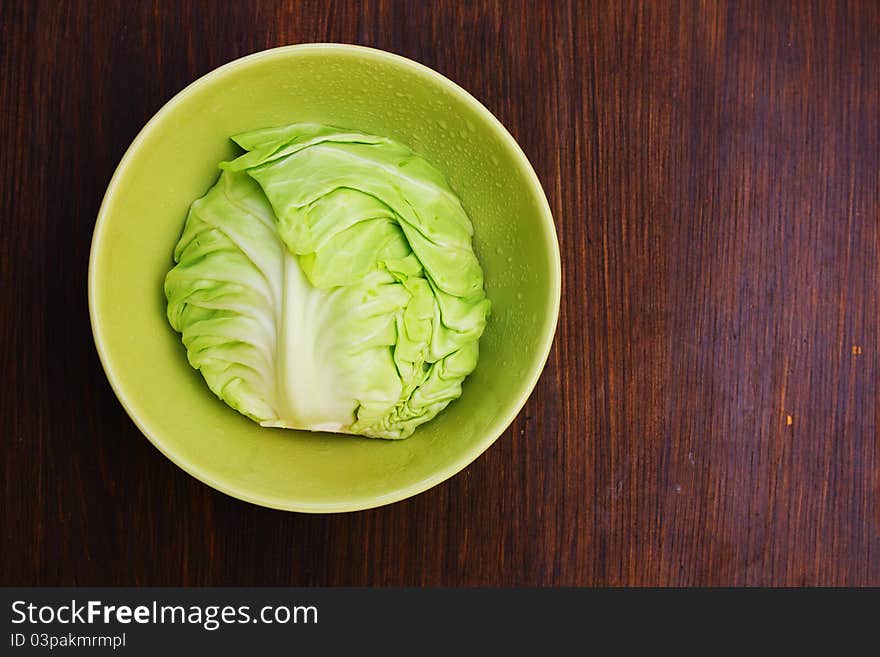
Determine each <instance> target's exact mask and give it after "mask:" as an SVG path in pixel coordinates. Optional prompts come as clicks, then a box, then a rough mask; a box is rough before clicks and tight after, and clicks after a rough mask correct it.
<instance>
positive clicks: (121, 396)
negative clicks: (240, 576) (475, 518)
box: [88, 42, 562, 513]
mask: <svg viewBox="0 0 880 657" xmlns="http://www.w3.org/2000/svg"><path fill="white" fill-rule="evenodd" d="M320 51H348V52H352V53H356V54H358V55H359V56H361V57H364V58H366V59H372V60H378V61H384V62H390V63H392V64H393V65H396V66H401V67H405V68H409V69H410V70H412V71H413V72H415V73H417V74H420V75H422V76H424V77H427V78H429V79H430V80H432V81H433V82H435V83H436V84H438V85H440V86H441V87H443V88H445V89H446V90H447V91H449V92H450V93H452V94H453V95H455V96H456V97H457V98H458V99H459V100H460V101H462V102H464V103H465V104H467V105H469V106H471V107H472V108H473V109H474V110H475V111H476V112H477V113H478V114H480V115H481V116H482V117H483V118H484V119H485V120H486V121H487V122H488V123H489V125H490V126H492V128H493V130H494V132H495V133H496V135H497V136H498V137H500V138H501V139H502V141H503V142H504V144H505V145H506V146H507V147H508V148H510V150H511V152H512V153H513V155H514V156H515V157H516V159H517V160H518V164H519V165H520V166H521V167H522V170H523V172H524V173H525V174H526V177H527V178H528V180H529V182H530V187H531V192H532V193H533V194H534V195H535V198H536V200H537V201H538V204H539V206H540V214H541V229H542V232H543V234H544V238H545V239H546V241H547V244H548V245H549V249H550V254H549V256H550V258H549V260H550V271H549V277H550V288H551V294H550V298H549V299H548V308H547V310H549V312H550V313H551V315H552V320H551V322H552V323H551V325H550V327H549V330H547V331H546V332H545V333H544V334H543V336H542V342H541V343H540V345H539V350H540V361H539V362H540V366H537V367H534V368H532V371H531V372H530V373H529V377H528V385H527V386H526V387H525V388H524V393H523V394H522V395H521V397H520V399H519V400H517V403H516V404H515V405H514V407H513V408H512V410H511V411H510V412H509V413H506V414H505V415H503V416H499V418H498V419H496V420H495V421H494V422H493V423H492V425H491V428H490V429H489V430H487V431H486V433H485V437H484V438H483V439H482V440H480V441H479V442H476V443H474V445H472V446H471V448H470V449H468V450H465V451H464V452H462V454H461V455H460V456H459V457H458V458H457V459H455V460H454V461H453V462H451V463H450V464H449V465H448V466H447V467H445V468H443V469H441V470H439V471H437V472H435V473H434V474H432V475H431V476H430V477H426V478H425V479H422V480H420V481H417V482H415V483H412V484H410V485H409V486H405V487H403V488H400V489H398V490H395V491H393V492H390V493H387V494H385V495H378V496H370V497H363V498H353V499H351V500H349V501H343V502H338V501H336V502H330V503H314V502H308V503H303V502H299V501H296V500H288V499H281V498H280V497H279V498H273V497H268V496H265V495H253V494H251V493H250V492H249V491H248V490H246V489H242V488H240V487H235V486H231V485H229V484H227V483H226V482H225V481H222V480H220V479H217V478H215V477H212V476H211V475H210V474H208V473H207V472H205V471H204V470H203V469H202V468H201V467H200V466H199V465H198V463H195V462H191V461H190V460H188V459H185V458H182V457H181V456H180V455H179V454H176V453H175V452H174V451H173V450H172V449H169V448H168V447H167V446H166V445H165V444H164V440H163V438H162V437H161V436H157V435H154V433H155V432H154V431H152V430H151V429H149V427H148V421H147V420H146V419H145V418H142V417H140V416H139V414H138V413H137V412H136V411H135V409H134V407H133V405H132V404H130V403H129V401H128V399H127V396H126V392H125V390H124V386H123V382H122V379H123V378H124V377H123V376H121V375H120V374H119V373H118V372H117V371H116V370H115V369H114V365H113V363H112V362H111V357H110V355H109V354H108V353H107V348H106V346H105V344H104V337H103V333H102V329H101V326H100V321H99V317H98V315H99V314H100V313H99V311H98V309H97V306H96V297H97V295H98V294H99V292H98V275H97V269H98V268H97V259H98V253H99V252H100V250H101V244H102V242H103V235H104V233H105V230H104V226H105V223H106V222H107V216H108V214H109V208H110V206H111V205H112V201H113V197H114V193H115V191H116V188H117V187H118V185H119V181H120V180H121V179H122V178H123V176H124V175H125V172H126V170H127V169H128V167H129V165H130V164H131V161H132V160H133V158H134V154H135V153H136V152H137V151H138V150H139V148H140V145H141V143H142V142H143V141H144V140H145V139H146V136H147V135H148V134H149V133H150V131H151V130H152V129H153V127H154V126H155V125H156V124H158V123H159V122H160V121H161V120H162V118H163V117H164V116H165V115H166V114H169V113H170V112H172V111H173V110H174V109H175V108H176V106H177V105H179V104H181V103H182V102H184V101H185V100H186V98H188V97H189V96H190V95H192V94H193V93H194V92H195V91H197V90H198V89H199V88H200V87H202V86H204V85H206V84H209V83H211V82H213V81H214V80H216V79H217V78H220V77H223V76H224V75H225V74H227V73H229V72H230V71H231V70H233V69H236V68H239V67H241V66H243V65H247V64H251V63H253V62H256V61H260V60H271V59H283V58H286V57H288V56H290V55H292V54H300V53H307V52H320ZM561 288H562V264H561V259H560V252H559V240H558V237H557V234H556V228H555V224H554V221H553V215H552V212H551V210H550V204H549V203H548V201H547V196H546V194H545V192H544V189H543V187H542V186H541V182H540V180H539V179H538V176H537V174H536V173H535V170H534V168H533V167H532V164H531V163H530V162H529V160H528V158H527V157H526V155H525V153H524V152H523V150H522V148H521V147H520V146H519V144H518V143H517V141H516V139H514V138H513V136H512V135H511V134H510V132H508V130H507V128H505V127H504V125H503V124H502V123H501V121H499V120H498V119H497V118H496V117H495V115H494V114H492V112H491V111H489V109H487V108H486V106H485V105H483V104H482V103H481V102H480V101H479V100H477V99H476V98H474V97H473V96H472V95H471V94H470V93H468V92H467V91H466V90H465V89H464V88H462V87H460V86H459V85H458V84H456V83H455V82H453V81H452V80H450V79H449V78H447V77H445V76H444V75H442V74H441V73H438V72H437V71H435V70H434V69H432V68H430V67H428V66H425V65H424V64H420V63H419V62H416V61H414V60H412V59H409V58H407V57H404V56H402V55H398V54H395V53H391V52H388V51H385V50H379V49H376V48H370V47H367V46H360V45H354V44H347V43H325V42H320V43H298V44H294V45H287V46H280V47H277V48H269V49H266V50H261V51H258V52H255V53H252V54H250V55H246V56H244V57H239V58H237V59H234V60H231V61H229V62H227V63H226V64H223V65H221V66H219V67H217V68H215V69H213V70H211V71H209V72H208V73H206V74H204V75H202V76H201V77H199V78H197V79H196V80H194V81H193V82H191V83H190V84H188V85H187V86H186V87H184V88H183V89H181V90H180V91H178V92H177V93H176V94H175V95H174V96H172V97H171V99H169V100H168V101H167V102H166V103H165V104H164V105H162V107H160V108H159V110H158V111H157V112H156V113H155V114H154V115H153V116H152V117H151V118H150V120H149V121H147V123H146V124H145V125H144V127H143V128H141V130H140V131H139V132H138V134H137V135H136V136H135V138H134V139H133V140H132V142H131V144H130V145H129V146H128V148H127V149H126V151H125V153H124V154H123V156H122V158H121V159H120V161H119V164H118V165H117V166H116V169H115V171H114V172H113V176H112V177H111V179H110V182H109V183H108V185H107V190H106V191H105V193H104V197H103V199H102V201H101V206H100V208H99V210H98V215H97V220H96V221H95V227H94V229H93V232H92V241H91V247H90V250H89V271H88V304H89V318H90V323H91V329H92V337H93V340H94V343H95V348H96V350H97V352H98V358H99V359H100V361H101V366H102V367H103V369H104V373H105V375H106V377H107V380H108V382H109V383H110V387H111V388H112V390H113V393H114V394H115V395H116V397H117V399H118V400H119V402H120V403H121V404H122V407H123V408H124V410H125V412H126V413H127V414H128V416H129V417H130V418H131V420H132V421H133V422H134V423H135V425H136V426H137V428H138V429H139V430H140V432H141V433H142V434H143V435H144V436H145V437H146V438H147V439H148V440H149V441H150V442H151V443H152V444H153V445H154V446H155V447H156V448H157V449H158V450H159V451H160V452H161V453H162V454H164V455H165V456H166V457H167V458H168V459H169V460H170V461H171V462H172V463H174V464H175V465H177V466H178V467H179V468H181V469H182V470H183V471H184V472H186V473H187V474H189V475H190V476H192V477H194V478H196V479H198V480H199V481H201V482H202V483H204V484H207V485H208V486H210V487H212V488H214V489H216V490H219V491H220V492H222V493H225V494H227V495H229V496H231V497H234V498H237V499H240V500H243V501H245V502H250V503H251V504H255V505H258V506H263V507H268V508H272V509H278V510H282V511H294V512H300V513H340V512H350V511H361V510H365V509H371V508H376V507H379V506H384V505H388V504H393V503H394V502H399V501H401V500H404V499H406V498H409V497H413V496H415V495H418V494H420V493H423V492H425V491H426V490H428V489H430V488H433V487H434V486H436V485H438V484H440V483H442V482H444V481H446V480H447V479H449V478H451V477H453V476H454V475H456V474H458V473H459V472H461V471H462V470H464V469H465V468H466V467H467V466H468V465H470V464H471V463H473V462H474V461H475V460H476V459H477V458H479V456H480V455H482V454H483V452H485V451H486V450H487V449H488V448H489V447H490V446H491V445H492V444H493V443H494V442H495V441H496V440H498V438H500V437H501V435H502V434H503V433H504V432H505V431H506V430H507V428H508V427H509V426H510V425H511V423H512V422H513V421H514V419H515V418H516V416H517V415H519V413H520V411H521V410H522V408H523V406H525V404H526V402H527V401H528V399H529V398H530V397H531V395H532V392H533V391H534V389H535V386H536V385H537V383H538V380H539V379H540V377H541V374H542V373H543V371H544V368H545V367H546V364H547V359H548V358H549V356H550V350H551V348H552V346H553V341H554V338H555V335H556V329H557V326H558V321H559V306H560V298H561V292H562V290H561Z"/></svg>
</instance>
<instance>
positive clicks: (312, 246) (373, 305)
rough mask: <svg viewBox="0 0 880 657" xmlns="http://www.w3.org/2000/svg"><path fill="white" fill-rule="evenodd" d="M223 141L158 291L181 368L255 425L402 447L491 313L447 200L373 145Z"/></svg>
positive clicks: (446, 395)
mask: <svg viewBox="0 0 880 657" xmlns="http://www.w3.org/2000/svg"><path fill="white" fill-rule="evenodd" d="M233 140H234V141H235V142H236V143H237V144H238V145H240V146H241V147H242V148H243V149H244V150H245V151H246V152H245V153H244V154H243V155H242V156H240V157H238V158H237V159H235V160H232V161H230V162H223V163H221V164H220V168H221V169H222V173H221V175H220V178H219V180H218V182H217V183H216V185H214V187H212V188H211V189H210V190H209V191H208V193H207V194H206V195H205V196H204V197H202V198H200V199H198V200H197V201H195V202H194V203H193V205H192V207H191V208H190V211H189V214H188V216H187V219H186V224H185V226H184V230H183V235H182V236H181V238H180V241H179V242H178V244H177V246H176V248H175V250H174V262H175V263H176V264H175V266H174V267H173V268H172V269H171V271H170V272H169V273H168V274H167V276H166V279H165V294H166V297H167V299H168V319H169V322H170V323H171V326H172V327H173V328H174V329H175V330H176V331H178V332H180V333H181V335H182V340H183V343H184V345H185V347H186V350H187V356H188V359H189V362H190V364H191V365H192V366H193V367H194V368H196V369H198V370H199V371H200V372H201V373H202V375H203V376H204V378H205V381H206V382H207V384H208V386H209V387H210V389H211V390H212V391H213V392H214V393H215V394H216V395H217V396H218V397H220V398H221V399H223V400H224V401H225V402H226V403H227V404H229V405H230V406H231V407H233V408H235V409H236V410H238V411H239V412H241V413H243V414H244V415H246V416H248V417H250V418H251V419H253V420H255V421H256V422H259V423H260V424H261V425H263V426H269V427H285V428H292V429H307V430H312V431H333V432H340V433H352V434H360V435H364V436H371V437H377V438H390V439H399V438H406V437H408V436H409V435H411V434H412V433H413V431H414V430H415V428H416V427H417V426H418V425H420V424H422V423H424V422H427V421H428V420H430V419H432V418H433V417H434V416H436V415H437V413H439V412H440V411H441V410H443V409H444V408H445V407H446V406H447V405H448V404H449V403H450V402H451V401H452V400H454V399H456V398H457V397H459V396H460V395H461V384H462V381H463V380H464V379H465V377H466V376H467V375H468V374H470V373H471V372H472V371H473V369H474V368H475V367H476V364H477V358H478V354H479V350H478V341H479V338H480V336H481V335H482V333H483V331H484V329H485V326H486V321H487V317H488V315H489V308H490V304H489V300H488V299H487V298H486V294H485V291H484V289H483V273H482V270H481V268H480V265H479V262H478V261H477V258H476V256H475V254H474V251H473V248H472V244H471V240H472V234H473V228H472V226H471V222H470V220H469V218H468V216H467V214H466V213H465V211H464V208H463V207H462V205H461V202H460V201H459V199H458V197H457V196H456V195H455V194H454V193H453V191H452V190H451V189H450V187H449V185H448V184H447V183H446V180H445V179H444V177H443V176H442V174H440V172H439V171H437V169H435V168H434V167H433V166H431V165H430V164H429V163H428V162H427V161H425V160H424V159H422V158H421V157H419V156H418V155H416V154H414V153H413V152H412V151H411V150H409V149H408V148H407V147H405V146H403V145H402V144H399V143H397V142H395V141H392V140H390V139H386V138H383V137H376V136H372V135H366V134H360V133H357V132H352V131H348V130H344V129H339V128H334V127H330V126H324V125H318V124H303V123H300V124H294V125H290V126H284V127H279V128H268V129H263V130H255V131H252V132H248V133H244V134H241V135H237V136H235V137H233Z"/></svg>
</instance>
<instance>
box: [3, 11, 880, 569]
mask: <svg viewBox="0 0 880 657" xmlns="http://www.w3.org/2000/svg"><path fill="white" fill-rule="evenodd" d="M0 30H2V38H0V109H2V115H0V128H2V132H0V134H2V135H3V138H4V142H5V148H4V153H3V156H2V158H0V186H2V213H0V225H2V234H0V248H2V252H0V272H2V285H0V317H2V321H0V338H2V349H0V372H2V373H3V375H4V376H3V385H2V389H0V392H2V395H0V427H2V429H0V432H2V438H0V440H2V444H0V449H2V472H3V483H2V486H3V488H2V491H3V492H2V498H3V499H2V517H0V530H2V540H3V549H2V557H0V584H6V585H22V584H23V585H28V584H43V585H53V584H92V585H99V584H135V585H140V584H154V585H160V584H164V585H177V584H189V585H205V584H210V585H213V584H229V585H232V584H241V585H247V584H260V585H262V584H293V585H440V584H442V585H514V584H515V585H769V584H774V585H880V503H878V495H880V453H878V432H877V419H878V416H880V396H878V390H877V380H878V373H880V371H878V348H880V304H878V292H880V264H878V251H880V229H878V226H880V39H878V34H880V4H878V3H876V2H869V1H865V2H849V3H845V2H818V1H816V2H806V1H803V2H801V1H792V2H729V3H727V2H687V3H673V2H645V3H632V2H624V1H614V2H602V3H589V4H587V3H582V2H563V1H560V2H549V1H548V2H538V3H533V2H475V3H459V2H431V3H428V2H424V3H422V2H387V1H375V2H346V3H340V2H240V3H236V2H195V1H187V2H181V1H170V0H169V1H168V2H154V3H151V2H123V1H121V0H117V1H114V2H97V1H95V2H85V1H78V2H37V1H30V0H7V1H6V2H3V3H0ZM307 41H342V42H350V43H360V44H365V45H369V46H374V47H378V48H383V49H386V50H390V51H392V52H397V53H400V54H402V55H405V56H407V57H411V58H413V59H416V60H418V61H420V62H423V63H425V64H427V65H428V66H431V67H433V68H435V69H436V70H438V71H440V72H441V73H443V74H445V75H447V76H448V77H450V78H451V79H453V80H455V81H456V82H458V83H459V84H461V85H462V86H464V87H465V88H466V89H468V90H469V91H471V92H472V93H473V94H474V95H475V96H476V97H477V98H479V99H480V100H481V101H483V102H484V103H485V104H486V105H487V106H488V107H489V108H490V109H491V110H492V111H493V112H494V113H495V114H496V115H497V116H498V117H499V118H500V119H501V121H502V122H503V123H504V124H505V125H506V126H507V127H508V128H509V130H510V131H511V132H512V134H513V135H514V136H515V137H516V138H517V139H518V141H519V142H520V144H521V145H522V147H523V149H524V150H525V152H526V154H527V155H528V156H529V158H530V159H531V161H532V163H533V164H534V166H535V168H536V170H537V172H538V175H539V177H540V178H541V180H542V181H543V183H544V186H545V189H546V191H547V194H548V196H549V199H550V203H551V206H552V209H553V213H554V216H555V217H556V222H557V230H558V234H559V239H560V243H561V248H562V253H563V259H564V262H563V265H564V292H563V305H562V312H561V316H560V324H559V331H558V335H557V341H556V344H555V347H554V350H553V352H552V354H551V356H550V360H549V362H548V365H547V368H546V370H545V372H544V375H543V378H542V379H541V382H540V383H539V385H538V387H537V389H536V390H535V392H534V394H533V395H532V398H531V400H530V401H529V402H528V404H527V405H526V407H525V408H524V410H523V411H522V413H521V414H520V416H519V417H518V418H517V420H516V421H515V422H514V424H513V425H512V426H511V427H510V429H509V430H508V431H507V432H506V434H505V435H504V436H503V437H502V438H501V439H500V440H499V441H498V442H497V443H496V444H495V445H494V446H493V447H492V448H491V449H490V450H489V451H488V452H487V453H486V454H485V455H483V456H482V457H481V458H480V459H479V460H478V461H476V462H475V463H474V464H473V465H472V466H470V467H469V468H468V469H467V470H466V471H465V472H463V473H462V474H460V475H458V476H456V477H455V478H453V479H452V480H450V481H448V482H446V483H444V484H443V485H441V486H439V487H437V488H435V489H433V490H431V491H429V492H427V493H424V494H422V495H420V496H418V497H416V498H414V499H411V500H408V501H404V502H401V503H398V504H395V505H392V506H390V507H386V508H382V509H377V510H372V511H367V512H362V513H356V514H348V515H336V516H308V515H297V514H288V513H282V512H276V511H271V510H267V509H261V508H257V507H254V506H250V505H248V504H245V503H243V502H239V501H236V500H234V499H231V498H229V497H226V496H224V495H223V494H221V493H218V492H215V491H213V490H212V489H210V488H208V487H206V486H204V485H202V484H200V483H198V482H197V481H195V480H194V479H192V478H190V477H189V476H188V475H186V474H184V473H183V472H182V471H181V470H179V469H178V468H177V467H176V466H174V465H173V464H172V463H170V462H169V461H167V460H166V459H165V458H164V457H163V456H161V454H160V453H159V452H158V451H157V450H156V449H155V448H153V447H152V446H151V445H150V444H149V443H148V442H147V440H145V439H144V438H143V437H142V436H141V435H140V434H139V432H138V431H137V429H136V428H135V426H134V425H133V424H132V422H131V421H130V420H129V419H128V417H127V416H126V415H125V413H124V412H123V410H122V408H121V406H120V405H119V403H118V402H117V400H116V399H115V397H114V396H113V393H112V392H111V390H110V388H109V386H108V384H107V382H106V380H105V378H104V376H103V373H102V370H101V367H100V364H99V362H98V359H97V356H96V353H95V350H94V347H93V345H92V341H91V333H90V328H89V320H88V309H87V303H86V270H87V263H88V250H89V242H90V238H91V232H92V228H93V225H94V220H95V216H96V214H97V211H98V206H99V204H100V201H101V198H102V195H103V191H104V189H105V187H106V185H107V182H108V181H109V179H110V176H111V175H112V173H113V169H114V167H115V166H116V164H117V162H118V161H119V159H120V157H121V156H122V153H123V152H124V150H125V148H126V147H127V145H128V144H129V143H130V141H131V140H132V138H133V137H134V136H135V134H136V133H137V132H138V130H139V129H140V128H141V127H142V126H143V124H144V123H145V122H146V121H147V119H148V118H149V117H150V116H151V115H152V114H153V113H154V112H155V111H156V110H157V109H158V108H159V107H160V106H161V105H162V104H163V103H164V102H165V101H166V100H167V99H168V98H170V97H171V96H172V95H173V94H174V93H175V92H177V91H178V90H180V89H181V88H182V87H184V86H185V85H186V84H187V83H189V82H190V81H192V80H193V79H195V78H196V77H198V76H200V75H202V74H204V73H206V72H208V71H209V70H211V69H212V68H214V67H216V66H218V65H220V64H223V63H225V62H227V61H229V60H231V59H233V58H236V57H239V56H242V55H245V54H248V53H251V52H254V51H257V50H260V49H263V48H267V47H270V46H277V45H282V44H289V43H298V42H307Z"/></svg>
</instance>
